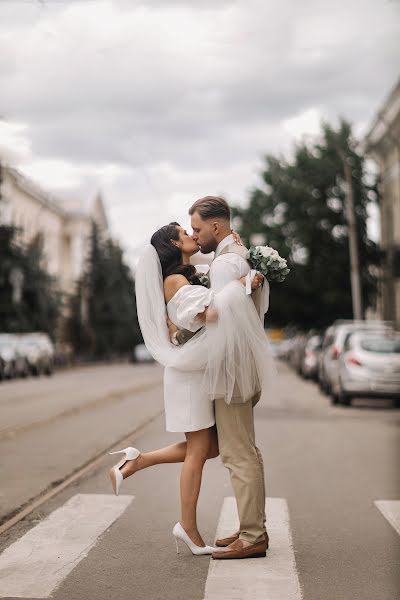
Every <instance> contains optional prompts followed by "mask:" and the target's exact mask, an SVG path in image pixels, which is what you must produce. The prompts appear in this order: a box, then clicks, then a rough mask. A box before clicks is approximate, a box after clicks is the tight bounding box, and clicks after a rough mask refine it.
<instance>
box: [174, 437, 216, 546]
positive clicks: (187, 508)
mask: <svg viewBox="0 0 400 600" xmlns="http://www.w3.org/2000/svg"><path fill="white" fill-rule="evenodd" d="M185 435H186V440H187V446H186V457H185V460H184V463H183V467H182V472H181V485H180V489H181V519H180V523H181V525H182V527H183V529H184V530H185V531H186V533H187V534H188V536H189V537H190V539H191V540H192V541H193V542H194V543H195V544H196V545H197V546H204V545H205V544H204V541H203V539H202V537H201V535H200V533H199V531H198V529H197V517H196V509H197V500H198V498H199V493H200V486H201V478H202V473H203V467H204V463H205V462H206V460H207V459H208V457H209V455H210V449H211V438H212V433H211V430H210V429H201V430H200V431H191V432H190V433H186V434H185Z"/></svg>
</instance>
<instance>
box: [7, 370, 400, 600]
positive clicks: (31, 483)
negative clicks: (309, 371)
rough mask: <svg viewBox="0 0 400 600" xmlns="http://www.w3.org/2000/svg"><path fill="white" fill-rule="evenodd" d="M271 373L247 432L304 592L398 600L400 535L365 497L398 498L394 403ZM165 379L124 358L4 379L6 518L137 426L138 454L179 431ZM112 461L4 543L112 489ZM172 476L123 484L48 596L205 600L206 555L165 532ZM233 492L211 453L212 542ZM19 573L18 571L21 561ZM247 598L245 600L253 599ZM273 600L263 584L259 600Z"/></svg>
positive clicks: (329, 598)
mask: <svg viewBox="0 0 400 600" xmlns="http://www.w3.org/2000/svg"><path fill="white" fill-rule="evenodd" d="M279 373H280V376H279V390H278V393H277V398H275V399H274V401H273V402H271V405H269V406H265V407H262V406H260V407H257V408H256V434H257V438H258V444H259V446H260V448H261V450H262V452H263V455H264V463H265V471H266V480H267V495H268V497H271V498H283V499H285V500H286V502H287V506H288V509H289V516H290V530H291V535H292V538H293V548H294V555H295V561H296V567H297V571H298V577H299V580H300V585H301V593H302V597H303V598H304V599H305V600H396V599H397V598H399V597H400V592H399V591H400V572H399V564H400V537H399V534H398V533H397V532H396V531H395V529H394V528H393V527H392V525H390V524H389V522H388V521H387V520H386V519H385V518H384V517H383V516H382V514H381V513H380V511H379V510H378V509H377V507H376V506H375V504H374V502H375V501H376V500H400V480H399V476H398V451H399V448H400V435H399V430H400V427H399V426H400V411H399V410H398V409H394V408H393V407H392V405H391V403H390V401H384V402H375V401H368V402H364V403H363V402H360V403H358V404H357V406H353V407H349V408H347V407H332V406H330V403H329V400H328V399H327V398H326V397H325V396H322V395H321V394H320V392H319V391H318V388H317V387H316V385H315V384H313V383H311V382H305V381H302V380H300V379H299V378H298V377H297V376H296V375H295V374H294V373H293V372H292V371H290V370H289V369H288V368H287V367H286V365H283V364H279ZM161 377H162V372H161V369H160V368H159V367H157V366H154V365H146V366H137V367H133V366H131V365H121V366H109V367H96V368H90V369H82V370H79V371H71V372H69V373H63V374H59V375H56V376H55V377H54V378H53V379H52V380H50V381H49V380H40V381H36V380H30V381H26V382H14V383H8V384H6V385H4V386H3V385H2V386H1V387H0V397H1V401H0V417H1V430H2V431H1V432H0V452H1V456H2V461H1V471H0V479H1V481H2V484H3V485H2V496H1V500H2V507H4V508H3V511H4V513H3V514H5V512H7V511H9V510H10V509H12V508H13V507H14V508H15V507H16V506H19V505H21V504H23V503H24V502H26V500H27V499H28V498H30V497H32V496H35V494H38V493H39V492H40V491H41V489H43V486H45V487H46V486H49V485H50V484H51V482H52V481H54V480H58V479H60V478H62V477H65V476H66V475H67V474H68V472H71V471H72V470H74V469H76V468H78V466H80V465H83V464H85V463H86V462H87V461H88V460H89V459H90V458H91V457H94V456H98V455H99V454H101V452H102V451H105V450H106V449H107V448H109V447H110V445H112V444H113V442H116V441H117V440H118V439H120V438H121V437H122V436H123V435H124V432H125V433H129V432H130V431H134V429H136V428H137V427H139V426H140V424H143V423H144V422H148V425H147V426H146V427H145V428H144V429H142V430H141V433H140V435H135V434H132V438H131V441H130V443H131V445H134V446H136V447H138V448H140V449H141V450H142V451H146V450H149V449H152V448H156V447H160V446H162V445H167V444H169V443H171V442H172V441H175V440H179V439H182V436H181V435H179V434H170V433H166V432H165V429H164V417H163V415H162V414H161V412H160V411H161V410H162V389H161V386H160V381H161ZM135 386H136V387H135ZM54 405H56V406H54ZM157 414H158V415H159V416H158V417H157V416H156V415H157ZM152 417H154V418H153V419H152ZM151 419H152V420H151ZM114 458H115V457H108V456H105V459H104V462H103V463H102V464H100V465H98V466H96V467H95V468H94V469H93V470H92V472H91V473H89V474H87V475H86V476H85V477H83V478H82V479H80V480H79V481H77V482H75V483H74V484H73V485H71V486H69V487H67V488H66V489H64V490H63V491H62V492H61V493H60V494H58V495H57V496H55V497H54V498H52V499H51V500H50V501H48V502H47V503H45V504H44V505H42V506H41V507H40V508H39V509H37V510H35V511H34V512H33V513H31V514H30V515H29V516H28V517H26V518H25V519H24V520H23V521H21V522H19V523H18V524H17V525H15V526H14V527H13V528H11V529H10V530H8V531H7V532H6V533H5V534H3V536H2V540H1V546H0V550H4V549H6V548H8V547H9V548H11V547H12V545H13V544H14V543H16V542H17V541H18V540H19V539H21V537H22V536H23V535H24V534H25V533H26V532H28V531H29V530H30V529H31V528H32V526H34V525H37V524H38V523H41V522H43V520H44V519H45V518H46V517H47V516H48V515H51V514H52V513H53V511H55V510H56V509H58V508H59V507H62V506H63V505H64V504H65V503H66V502H67V501H68V500H69V499H71V498H73V497H74V496H75V495H76V494H95V495H104V494H110V493H111V489H110V484H109V480H108V469H109V467H110V466H111V465H112V464H113V463H114V462H115V461H114V460H113V459H114ZM179 470H180V469H179V465H161V466H157V467H153V468H151V469H148V470H147V471H143V472H140V473H138V474H137V475H134V476H133V477H131V478H130V479H129V480H127V481H126V482H124V486H123V491H122V494H124V495H132V496H134V499H133V500H132V502H130V504H129V506H128V507H127V508H126V510H125V511H124V512H123V513H122V514H121V516H119V517H118V518H117V519H116V520H115V521H114V522H113V523H112V525H111V526H110V527H108V528H107V529H106V530H105V531H104V533H103V534H102V535H101V536H99V538H98V539H97V541H96V544H95V545H94V546H93V547H91V549H90V551H89V552H88V554H87V556H85V557H84V558H83V559H82V560H81V561H80V562H79V564H77V566H75V568H74V569H73V570H72V571H71V572H70V573H69V574H68V575H67V576H66V577H65V578H64V579H63V580H62V582H61V583H60V585H59V587H58V588H57V589H56V590H55V591H54V593H53V595H52V598H54V599H55V600H64V599H65V600H75V599H76V600H78V599H79V600H81V599H82V598H85V600H92V599H93V600H95V599H96V600H103V599H104V600H106V599H107V600H108V599H109V598H112V599H113V600H128V599H129V600H130V599H135V600H149V599H151V600H153V599H154V600H156V599H157V600H158V599H163V600H177V599H179V600H180V599H185V600H202V598H204V588H205V585H206V580H207V577H208V574H209V564H210V560H209V558H208V557H192V556H191V555H190V554H189V553H188V552H185V551H184V550H183V551H181V553H180V554H179V555H177V554H176V552H175V545H174V540H173V538H172V534H171V530H172V527H173V525H174V524H175V522H176V521H177V520H178V518H179V504H178V502H179V490H178V485H179ZM231 495H232V491H231V488H230V483H229V478H228V476H227V473H226V471H225V469H224V468H223V467H222V465H221V463H220V460H219V458H217V459H214V460H212V461H209V462H208V464H207V465H206V469H205V473H204V480H203V487H202V492H201V498H200V503H199V523H200V527H201V531H202V533H203V536H204V538H205V539H206V541H207V542H208V543H212V541H213V539H214V536H215V531H216V527H217V523H218V519H219V515H220V511H221V507H222V504H223V500H224V498H225V497H227V496H231ZM99 497H100V496H99ZM273 544H274V540H273V539H272V540H271V547H273ZM267 558H268V557H267ZM264 560H266V561H267V559H257V561H255V562H256V563H257V565H259V567H258V566H257V568H259V570H260V577H261V576H262V570H263V569H264V570H265V569H268V561H267V562H264ZM253 562H254V561H253ZM247 563H249V561H241V562H240V563H238V564H237V566H236V567H235V568H236V571H237V573H240V576H241V577H243V578H246V577H247V573H248V572H249V570H248V566H249V565H247ZM246 565H247V566H246ZM0 568H1V554H0ZM21 568H22V567H21ZM18 575H19V578H20V579H21V577H22V578H23V577H24V572H23V569H22V571H21V573H20V574H18ZM276 575H277V576H279V573H278V574H276ZM252 579H254V574H253V575H252ZM250 585H251V581H250V579H249V586H250ZM249 589H250V587H249ZM0 590H1V582H0ZM221 594H222V595H219V596H218V598H220V599H222V598H226V599H227V600H232V596H231V595H229V594H227V595H225V596H224V595H223V590H222V592H221ZM249 594H250V595H248V596H246V600H249V599H250V598H251V599H252V600H253V599H254V600H258V598H261V596H258V595H257V596H252V595H251V593H250V592H249ZM3 597H4V596H3ZM20 597H27V598H28V597H30V596H29V595H25V596H20ZM270 597H271V596H269V595H268V590H267V589H266V591H265V598H266V599H269V598H270ZM282 600H290V598H289V597H287V596H282Z"/></svg>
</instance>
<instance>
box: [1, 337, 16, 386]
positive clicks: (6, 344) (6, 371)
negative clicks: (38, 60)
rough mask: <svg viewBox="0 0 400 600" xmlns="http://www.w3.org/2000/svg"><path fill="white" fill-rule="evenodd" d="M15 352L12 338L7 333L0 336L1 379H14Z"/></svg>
mask: <svg viewBox="0 0 400 600" xmlns="http://www.w3.org/2000/svg"><path fill="white" fill-rule="evenodd" d="M15 359H16V351H15V344H14V342H13V339H12V336H11V335H10V334H7V333H1V334H0V360H1V378H2V379H12V378H13V377H15Z"/></svg>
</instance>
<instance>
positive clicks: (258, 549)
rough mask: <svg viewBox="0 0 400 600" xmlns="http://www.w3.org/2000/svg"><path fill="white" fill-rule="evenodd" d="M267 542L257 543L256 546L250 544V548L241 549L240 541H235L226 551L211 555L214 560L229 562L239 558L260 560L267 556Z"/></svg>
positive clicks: (241, 543)
mask: <svg viewBox="0 0 400 600" xmlns="http://www.w3.org/2000/svg"><path fill="white" fill-rule="evenodd" d="M267 547H268V545H267V541H266V540H265V541H263V542H257V544H251V545H250V546H246V547H245V548H244V547H243V542H242V540H239V539H238V540H236V542H233V544H231V545H230V546H229V549H227V550H218V551H217V552H213V553H212V555H211V556H212V557H213V558H214V559H219V560H229V559H233V558H235V559H240V558H261V557H264V556H266V555H267V552H266V550H267Z"/></svg>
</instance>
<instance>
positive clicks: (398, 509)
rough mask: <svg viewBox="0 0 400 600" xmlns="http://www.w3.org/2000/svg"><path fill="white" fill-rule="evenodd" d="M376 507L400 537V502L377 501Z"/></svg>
mask: <svg viewBox="0 0 400 600" xmlns="http://www.w3.org/2000/svg"><path fill="white" fill-rule="evenodd" d="M375 506H376V507H377V508H379V510H380V511H381V513H382V514H383V516H384V517H385V519H387V520H388V521H389V523H390V524H391V526H392V527H393V528H394V529H395V530H396V531H397V533H398V534H399V535H400V500H375Z"/></svg>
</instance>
